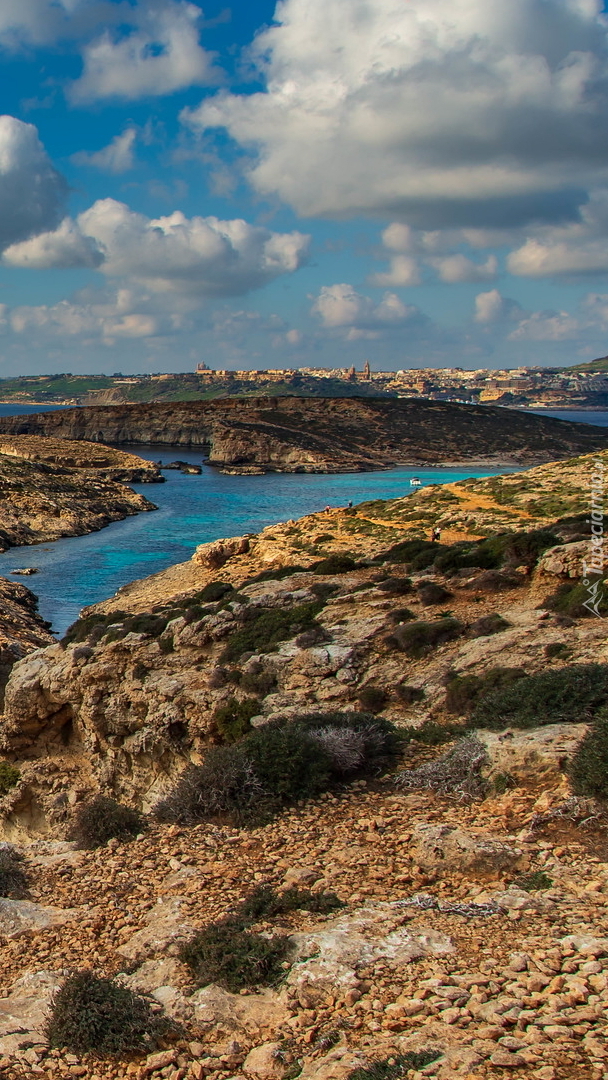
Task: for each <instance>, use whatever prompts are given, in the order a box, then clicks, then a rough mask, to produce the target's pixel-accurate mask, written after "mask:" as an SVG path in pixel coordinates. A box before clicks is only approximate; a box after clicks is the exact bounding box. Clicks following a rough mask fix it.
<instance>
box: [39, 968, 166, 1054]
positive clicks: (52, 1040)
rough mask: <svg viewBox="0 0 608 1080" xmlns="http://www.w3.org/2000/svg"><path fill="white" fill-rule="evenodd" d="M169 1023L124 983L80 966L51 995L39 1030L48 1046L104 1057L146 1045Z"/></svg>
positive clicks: (151, 1043) (145, 1046) (147, 1046)
mask: <svg viewBox="0 0 608 1080" xmlns="http://www.w3.org/2000/svg"><path fill="white" fill-rule="evenodd" d="M172 1027H174V1025H173V1024H172V1023H171V1021H169V1020H168V1019H167V1018H166V1017H162V1016H159V1015H158V1014H156V1013H153V1012H152V1009H151V1008H150V1006H149V1004H148V1002H147V1001H145V1000H144V999H143V998H141V997H140V996H139V995H138V994H134V993H133V991H132V990H128V989H127V987H126V986H121V985H120V983H117V982H115V981H114V979H104V978H99V977H98V976H96V975H94V974H93V972H92V971H82V972H77V973H76V974H74V975H70V976H69V977H68V978H67V979H66V980H65V982H64V983H63V986H62V987H61V988H60V989H59V990H58V991H57V993H56V994H55V996H54V997H53V1000H52V1002H51V1009H50V1015H49V1017H48V1020H47V1021H46V1024H45V1032H44V1033H45V1036H46V1038H47V1040H48V1043H49V1046H51V1047H53V1048H56V1049H64V1048H65V1049H68V1050H70V1051H71V1052H72V1053H74V1054H94V1055H95V1056H96V1057H105V1056H113V1055H118V1054H124V1053H130V1052H133V1051H145V1050H150V1049H151V1048H152V1047H153V1045H154V1043H155V1041H156V1039H157V1038H160V1037H162V1036H164V1035H166V1034H167V1032H168V1031H169V1030H170V1029H171V1028H172Z"/></svg>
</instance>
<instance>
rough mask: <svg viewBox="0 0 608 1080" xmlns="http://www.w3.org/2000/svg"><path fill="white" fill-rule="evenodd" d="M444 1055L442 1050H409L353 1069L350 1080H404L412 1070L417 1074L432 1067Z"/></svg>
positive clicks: (349, 1076)
mask: <svg viewBox="0 0 608 1080" xmlns="http://www.w3.org/2000/svg"><path fill="white" fill-rule="evenodd" d="M442 1054H443V1051H442V1050H430V1049H429V1050H418V1051H416V1050H408V1051H407V1053H405V1054H399V1055H395V1056H394V1057H391V1058H386V1059H385V1060H384V1061H375V1062H373V1064H372V1065H368V1066H366V1067H365V1068H363V1067H362V1068H359V1069H353V1070H352V1072H350V1073H349V1074H348V1080H403V1078H405V1077H406V1076H407V1074H408V1072H409V1070H410V1069H414V1070H415V1071H416V1072H417V1071H418V1070H419V1069H424V1068H425V1067H426V1066H427V1065H432V1063H433V1062H434V1061H437V1060H438V1058H440V1057H441V1056H442Z"/></svg>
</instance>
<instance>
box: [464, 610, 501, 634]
mask: <svg viewBox="0 0 608 1080" xmlns="http://www.w3.org/2000/svg"><path fill="white" fill-rule="evenodd" d="M510 625H511V623H510V622H507V620H506V619H503V617H502V615H498V614H492V615H482V617H481V619H476V620H475V622H474V623H471V626H470V627H469V629H470V632H471V636H472V637H489V636H490V634H500V633H501V631H502V630H508V629H509V627H510Z"/></svg>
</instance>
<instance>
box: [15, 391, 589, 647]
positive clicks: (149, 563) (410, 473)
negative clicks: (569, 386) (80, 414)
mask: <svg viewBox="0 0 608 1080" xmlns="http://www.w3.org/2000/svg"><path fill="white" fill-rule="evenodd" d="M43 411H48V407H42V406H23V405H22V406H15V405H0V416H10V415H14V414H16V413H22V414H23V413H33V412H43ZM538 411H539V412H541V410H538ZM542 414H543V415H550V416H558V417H560V418H562V419H567V420H578V421H581V422H583V423H592V424H598V425H601V426H608V412H604V413H600V412H565V411H551V412H548V411H546V410H542ZM133 452H134V453H137V454H139V455H140V456H141V457H144V458H148V459H149V460H152V461H161V462H163V463H165V464H166V463H168V462H170V461H174V460H176V459H179V460H181V461H187V462H189V463H191V464H195V465H200V464H202V457H201V452H200V450H187V449H185V448H184V447H181V446H179V447H171V446H164V445H163V446H146V447H133ZM498 471H499V472H502V473H505V472H512V471H514V470H513V469H500V470H496V469H467V468H466V467H465V468H445V469H436V468H429V469H425V468H417V469H413V468H399V469H391V470H388V471H386V472H384V471H383V472H373V473H347V474H339V475H332V476H325V475H307V474H281V473H267V474H265V475H263V476H226V475H224V474H222V473H220V472H218V471H217V470H216V469H211V468H209V467H208V466H205V467H203V470H202V473H201V475H200V476H194V475H185V474H183V473H180V472H178V471H174V470H169V471H167V472H165V473H164V476H165V477H166V482H165V483H164V484H134V485H133V487H134V488H135V490H136V491H140V492H142V494H144V495H145V496H146V498H148V499H149V500H150V501H151V502H153V503H154V504H155V505H156V506H157V507H158V509H157V510H154V511H151V512H149V513H141V514H137V515H135V516H134V517H130V518H126V519H125V520H124V521H118V522H115V523H113V524H112V525H109V526H108V527H107V528H105V529H102V530H100V531H99V532H95V533H89V535H87V536H78V537H68V538H66V539H64V540H56V541H54V542H53V543H42V544H36V545H34V546H31V547H19V548H11V549H10V550H9V551H6V552H3V553H1V554H0V576H2V577H8V578H11V571H12V570H14V569H16V568H18V567H23V566H36V567H37V568H38V571H39V572H38V574H36V576H35V577H33V576H32V577H27V578H23V577H14V578H12V579H11V580H14V581H21V582H22V583H23V584H26V585H27V586H28V588H30V589H32V591H33V592H35V593H36V595H37V596H38V599H39V610H40V614H41V615H42V616H43V618H45V619H48V620H49V621H50V622H51V624H52V628H53V633H55V634H58V635H61V634H63V633H64V632H65V630H66V629H67V627H68V626H69V625H70V624H71V623H72V622H74V620H75V619H77V618H78V615H79V613H80V611H81V609H82V608H83V607H86V606H87V605H89V604H94V603H97V602H98V601H100V600H104V599H107V598H108V597H110V596H113V595H114V593H115V592H116V590H117V589H118V588H120V586H121V585H125V584H127V582H129V581H134V580H136V579H137V578H142V577H147V576H148V575H149V574H154V573H157V572H158V571H160V570H164V569H166V567H168V566H171V565H172V564H173V563H178V562H185V561H186V560H187V559H189V558H190V557H191V555H192V553H193V552H194V550H195V548H196V546H197V545H198V544H204V543H207V542H208V541H210V540H216V539H218V537H228V536H241V535H242V534H243V533H249V532H259V531H260V530H261V529H264V528H265V527H266V526H267V525H273V524H276V523H277V522H281V521H287V520H288V519H290V518H298V517H302V516H303V515H304V514H310V513H314V512H315V511H320V510H323V509H324V508H325V506H327V505H329V506H346V505H347V503H348V502H349V501H352V502H353V504H356V503H358V502H363V501H367V500H369V499H393V498H397V497H400V496H403V495H409V494H411V493H412V491H413V490H416V489H415V488H412V487H411V486H410V481H411V480H412V478H413V477H414V476H416V477H418V478H419V479H420V481H421V484H422V485H428V484H445V483H452V482H455V481H459V480H464V479H466V478H467V477H482V476H492V475H496V473H497V472H498Z"/></svg>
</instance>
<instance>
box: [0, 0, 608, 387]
mask: <svg viewBox="0 0 608 1080" xmlns="http://www.w3.org/2000/svg"><path fill="white" fill-rule="evenodd" d="M607 35H608V21H607V18H606V16H605V15H604V14H603V8H602V4H601V3H600V2H599V0H282V2H281V3H279V4H278V5H275V4H274V3H269V2H267V0H250V2H249V3H245V2H244V0H238V2H236V3H230V2H229V0H228V2H226V3H216V2H215V0H213V2H211V0H210V3H209V4H206V5H205V4H197V3H194V2H190V0H147V2H143V0H141V2H138V0H2V4H1V5H0V54H1V57H2V63H3V65H4V72H3V80H2V85H3V90H4V104H3V109H2V113H3V115H2V116H1V117H0V251H1V261H0V377H4V376H8V375H13V374H26V373H37V372H49V371H72V372H74V373H79V372H82V373H86V372H96V371H105V372H113V371H117V370H120V371H123V372H125V373H128V372H146V371H149V372H152V371H185V370H191V369H192V368H193V367H194V366H195V365H196V363H197V362H198V361H201V360H203V361H205V362H207V363H208V364H209V365H210V366H212V367H219V368H224V367H227V368H240V367H243V368H256V367H302V366H306V365H312V366H319V365H324V366H326V365H329V366H342V365H350V364H351V363H355V364H357V365H361V364H362V363H363V361H364V360H365V359H366V358H368V359H369V360H370V362H371V363H372V366H373V367H374V368H383V369H399V368H402V367H422V366H445V365H448V366H454V365H460V366H463V367H469V368H475V367H502V366H508V367H515V366H518V365H519V364H543V365H553V364H568V363H576V362H579V361H580V360H583V359H592V358H593V357H595V356H600V355H604V354H605V353H607V352H608V138H607V136H608V79H607V78H606V76H607V73H608V40H607Z"/></svg>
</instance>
